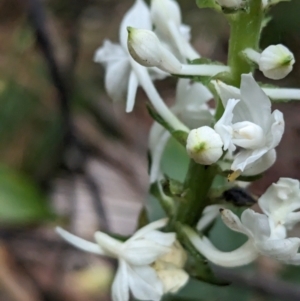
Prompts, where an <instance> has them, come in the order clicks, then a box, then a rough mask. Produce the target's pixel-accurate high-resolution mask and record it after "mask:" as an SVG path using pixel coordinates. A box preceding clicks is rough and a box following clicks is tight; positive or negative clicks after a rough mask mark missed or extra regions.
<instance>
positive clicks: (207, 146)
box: [186, 126, 223, 165]
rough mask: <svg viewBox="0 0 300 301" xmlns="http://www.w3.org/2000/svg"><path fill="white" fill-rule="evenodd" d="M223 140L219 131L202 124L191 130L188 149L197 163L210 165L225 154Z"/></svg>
mask: <svg viewBox="0 0 300 301" xmlns="http://www.w3.org/2000/svg"><path fill="white" fill-rule="evenodd" d="M222 147H223V142H222V139H221V137H220V135H219V134H217V132H216V131H215V130H214V129H212V128H210V127H208V126H202V127H200V128H198V129H194V130H191V131H190V133H189V135H188V138H187V144H186V150H187V152H188V154H189V156H190V157H191V158H193V159H194V160H195V161H196V162H197V163H200V164H204V165H210V164H213V163H215V162H217V161H218V160H219V159H220V157H221V156H222V154H223V150H222Z"/></svg>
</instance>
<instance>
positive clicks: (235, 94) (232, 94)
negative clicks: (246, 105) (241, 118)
mask: <svg viewBox="0 0 300 301" xmlns="http://www.w3.org/2000/svg"><path fill="white" fill-rule="evenodd" d="M212 83H213V85H214V86H215V88H216V90H217V92H218V94H219V96H220V98H221V100H222V103H223V106H224V108H226V106H227V102H228V101H229V99H232V98H233V99H241V97H242V96H241V91H240V89H238V88H236V87H233V86H229V85H227V84H225V83H223V82H221V81H219V80H217V81H212ZM245 120H247V119H245Z"/></svg>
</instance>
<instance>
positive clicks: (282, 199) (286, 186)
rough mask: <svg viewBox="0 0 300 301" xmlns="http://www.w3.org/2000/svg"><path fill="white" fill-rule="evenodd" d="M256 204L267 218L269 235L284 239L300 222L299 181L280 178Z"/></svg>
mask: <svg viewBox="0 0 300 301" xmlns="http://www.w3.org/2000/svg"><path fill="white" fill-rule="evenodd" d="M258 204H259V206H260V208H261V209H262V211H263V213H264V214H265V215H267V216H268V217H269V222H270V228H271V233H272V235H273V236H274V237H278V238H285V237H286V231H287V230H290V229H292V228H293V227H294V225H295V224H296V223H298V222H300V212H294V211H296V210H299V209H300V187H299V181H298V180H294V179H290V178H280V179H279V181H278V182H277V183H274V184H272V185H271V186H270V187H269V188H268V189H267V191H266V192H265V193H264V194H263V195H262V196H261V197H260V199H259V201H258Z"/></svg>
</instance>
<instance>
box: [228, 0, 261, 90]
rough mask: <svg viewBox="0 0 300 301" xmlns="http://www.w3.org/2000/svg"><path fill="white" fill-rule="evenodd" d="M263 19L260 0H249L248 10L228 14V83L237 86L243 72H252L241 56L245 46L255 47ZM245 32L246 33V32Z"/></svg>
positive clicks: (256, 46)
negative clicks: (229, 78) (229, 71)
mask: <svg viewBox="0 0 300 301" xmlns="http://www.w3.org/2000/svg"><path fill="white" fill-rule="evenodd" d="M262 21H263V7H262V2H261V0H249V11H248V12H247V11H240V12H239V13H236V14H234V15H231V16H230V27H231V32H230V40H229V50H228V65H229V66H230V67H231V75H232V77H231V80H230V82H228V83H229V84H231V85H233V86H236V87H238V86H239V85H240V82H241V75H242V74H243V73H249V72H252V71H253V70H252V68H253V67H252V66H251V65H250V64H249V63H248V62H247V61H246V60H245V59H244V58H243V57H242V55H241V53H242V51H243V50H245V49H246V48H252V49H257V48H258V42H259V38H260V33H261V27H262ZM246 33H247V34H246Z"/></svg>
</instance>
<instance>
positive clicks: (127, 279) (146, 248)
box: [56, 219, 188, 301]
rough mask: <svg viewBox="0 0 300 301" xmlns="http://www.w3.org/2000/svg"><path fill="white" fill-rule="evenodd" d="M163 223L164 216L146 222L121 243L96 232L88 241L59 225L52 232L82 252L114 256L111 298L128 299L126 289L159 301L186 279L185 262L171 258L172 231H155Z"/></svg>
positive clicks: (136, 296) (118, 300)
mask: <svg viewBox="0 0 300 301" xmlns="http://www.w3.org/2000/svg"><path fill="white" fill-rule="evenodd" d="M166 224H167V220H166V219H162V220H158V221H156V222H153V223H150V224H149V225H147V226H145V227H143V228H141V229H139V230H138V231H137V232H136V233H135V234H134V235H133V236H132V237H131V238H129V239H128V240H126V241H125V242H121V241H119V240H117V239H114V238H112V237H110V236H109V235H107V234H105V233H102V232H96V233H95V240H96V242H97V243H91V242H88V241H85V240H83V239H81V238H79V237H77V236H75V235H73V234H71V233H69V232H67V231H65V230H63V229H61V228H57V229H56V231H57V233H58V234H59V235H60V236H61V237H62V238H64V239H65V240H66V241H68V242H69V243H70V244H72V245H74V246H75V247H77V248H79V249H81V250H83V251H87V252H91V253H94V254H99V255H103V256H108V257H112V258H116V259H118V261H119V267H118V271H117V274H116V276H115V279H114V282H113V285H112V298H113V300H114V301H128V300H129V291H131V292H132V294H133V295H134V297H135V298H137V299H139V300H153V301H159V300H160V299H161V297H162V295H163V294H164V293H168V292H171V291H172V292H176V291H177V290H178V289H180V288H181V287H182V286H183V285H184V284H185V283H186V282H187V279H188V275H187V274H186V272H184V270H183V269H182V268H183V266H184V263H185V261H184V260H182V261H181V262H180V264H179V263H178V260H176V259H175V260H173V259H172V256H174V248H178V243H177V242H176V235H175V233H162V232H160V231H158V230H157V229H159V228H162V227H164V226H165V225H166ZM177 252H179V253H180V252H181V253H180V254H179V255H178V254H177V256H183V257H184V256H186V255H184V250H183V249H180V250H178V251H177ZM157 261H159V263H161V264H167V263H169V266H168V267H165V268H163V267H161V266H160V267H159V268H158V267H157V266H155V265H156V264H157ZM183 261H184V262H183ZM170 265H171V266H170ZM165 270H167V271H166V272H165ZM158 271H159V272H158ZM170 271H171V272H170ZM161 274H163V276H162V275H161Z"/></svg>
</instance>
